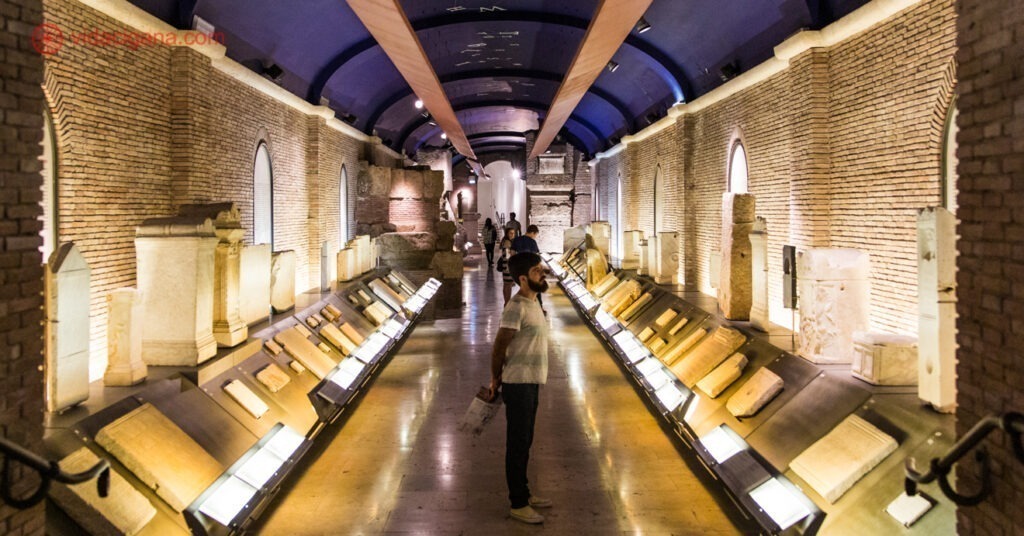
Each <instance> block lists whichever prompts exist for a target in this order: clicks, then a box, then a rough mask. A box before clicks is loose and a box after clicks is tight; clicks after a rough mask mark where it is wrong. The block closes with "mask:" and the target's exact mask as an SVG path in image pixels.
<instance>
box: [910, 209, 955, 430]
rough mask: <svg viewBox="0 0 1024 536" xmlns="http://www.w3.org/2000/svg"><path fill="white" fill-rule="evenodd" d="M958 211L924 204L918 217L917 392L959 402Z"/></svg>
mask: <svg viewBox="0 0 1024 536" xmlns="http://www.w3.org/2000/svg"><path fill="white" fill-rule="evenodd" d="M956 255H957V253H956V216H954V215H953V213H952V212H950V211H948V210H946V209H944V208H926V209H924V210H922V211H921V212H920V214H918V217H917V288H918V299H917V304H918V319H919V322H918V337H917V340H918V354H919V359H918V393H917V394H918V396H919V397H920V398H921V400H924V401H925V402H927V403H929V404H931V405H932V406H933V407H934V408H935V409H937V410H938V411H941V412H944V413H951V412H953V410H954V409H955V408H956V348H957V345H956Z"/></svg>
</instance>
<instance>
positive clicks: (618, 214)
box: [614, 175, 625, 262]
mask: <svg viewBox="0 0 1024 536" xmlns="http://www.w3.org/2000/svg"><path fill="white" fill-rule="evenodd" d="M623 231H625V229H623V228H622V175H619V176H618V178H616V182H615V233H614V236H615V254H616V256H617V257H618V258H619V261H620V262H621V260H622V257H623V251H622V233H623Z"/></svg>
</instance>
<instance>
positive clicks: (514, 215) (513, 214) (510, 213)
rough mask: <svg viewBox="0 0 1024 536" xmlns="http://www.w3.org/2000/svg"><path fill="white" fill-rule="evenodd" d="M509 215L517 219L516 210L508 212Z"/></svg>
mask: <svg viewBox="0 0 1024 536" xmlns="http://www.w3.org/2000/svg"><path fill="white" fill-rule="evenodd" d="M508 217H509V218H511V219H513V220H514V219H516V213H515V212H509V213H508Z"/></svg>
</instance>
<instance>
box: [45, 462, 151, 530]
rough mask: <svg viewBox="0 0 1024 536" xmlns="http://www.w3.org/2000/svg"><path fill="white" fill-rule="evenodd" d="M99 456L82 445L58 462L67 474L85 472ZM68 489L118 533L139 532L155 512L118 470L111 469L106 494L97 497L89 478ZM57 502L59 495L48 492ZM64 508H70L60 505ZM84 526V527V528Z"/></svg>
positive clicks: (69, 485)
mask: <svg viewBox="0 0 1024 536" xmlns="http://www.w3.org/2000/svg"><path fill="white" fill-rule="evenodd" d="M99 461H100V459H99V458H98V457H97V456H96V455H95V454H93V453H92V451H90V450H89V448H88V447H82V448H80V449H78V450H76V451H74V452H72V453H71V454H69V455H68V456H66V457H65V458H64V459H62V460H61V461H60V468H61V469H62V470H64V471H65V472H68V473H80V472H83V471H87V470H89V469H91V468H92V467H94V466H95V465H96V464H97V463H99ZM67 488H68V489H69V490H70V491H71V492H72V493H73V494H74V495H75V496H77V497H78V498H79V499H81V500H82V502H84V503H85V504H86V505H87V506H88V507H89V508H90V509H92V510H94V511H95V512H96V513H97V514H99V515H100V516H102V517H103V518H104V519H106V520H107V521H108V522H109V523H110V524H111V525H113V526H114V528H115V529H116V530H117V531H118V532H119V533H121V534H125V535H127V536H133V535H135V534H138V533H139V532H140V531H141V530H142V529H143V528H144V527H145V526H146V525H147V524H148V523H149V522H150V520H151V519H153V516H155V515H156V508H153V505H152V504H150V502H149V500H148V499H146V497H145V496H143V495H142V493H140V492H139V491H138V490H137V489H135V488H134V487H133V486H132V485H131V484H129V483H128V481H127V480H126V479H125V478H124V477H123V476H121V474H120V473H118V472H117V471H114V470H113V469H111V471H110V487H109V488H108V495H107V496H106V497H100V496H99V493H98V492H97V490H96V483H95V482H94V481H92V480H90V481H88V482H82V483H81V484H68V485H67ZM51 493H52V494H53V495H54V498H55V499H57V500H58V502H60V499H59V498H58V497H59V496H60V495H59V494H58V493H57V492H56V490H54V492H51ZM61 507H62V508H64V509H65V510H70V509H72V508H69V507H67V506H65V505H61ZM83 528H84V527H83Z"/></svg>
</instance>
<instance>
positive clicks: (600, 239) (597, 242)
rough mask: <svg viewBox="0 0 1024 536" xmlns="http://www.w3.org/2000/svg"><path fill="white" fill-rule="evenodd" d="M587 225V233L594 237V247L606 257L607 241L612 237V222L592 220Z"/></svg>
mask: <svg viewBox="0 0 1024 536" xmlns="http://www.w3.org/2000/svg"><path fill="white" fill-rule="evenodd" d="M589 227H590V228H589V230H588V233H589V234H590V235H592V236H593V237H594V247H596V248H597V250H598V251H600V252H601V254H602V255H604V256H605V258H607V257H608V251H609V250H608V243H609V242H610V241H611V239H612V224H610V223H608V222H606V221H592V222H590V225H589Z"/></svg>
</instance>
